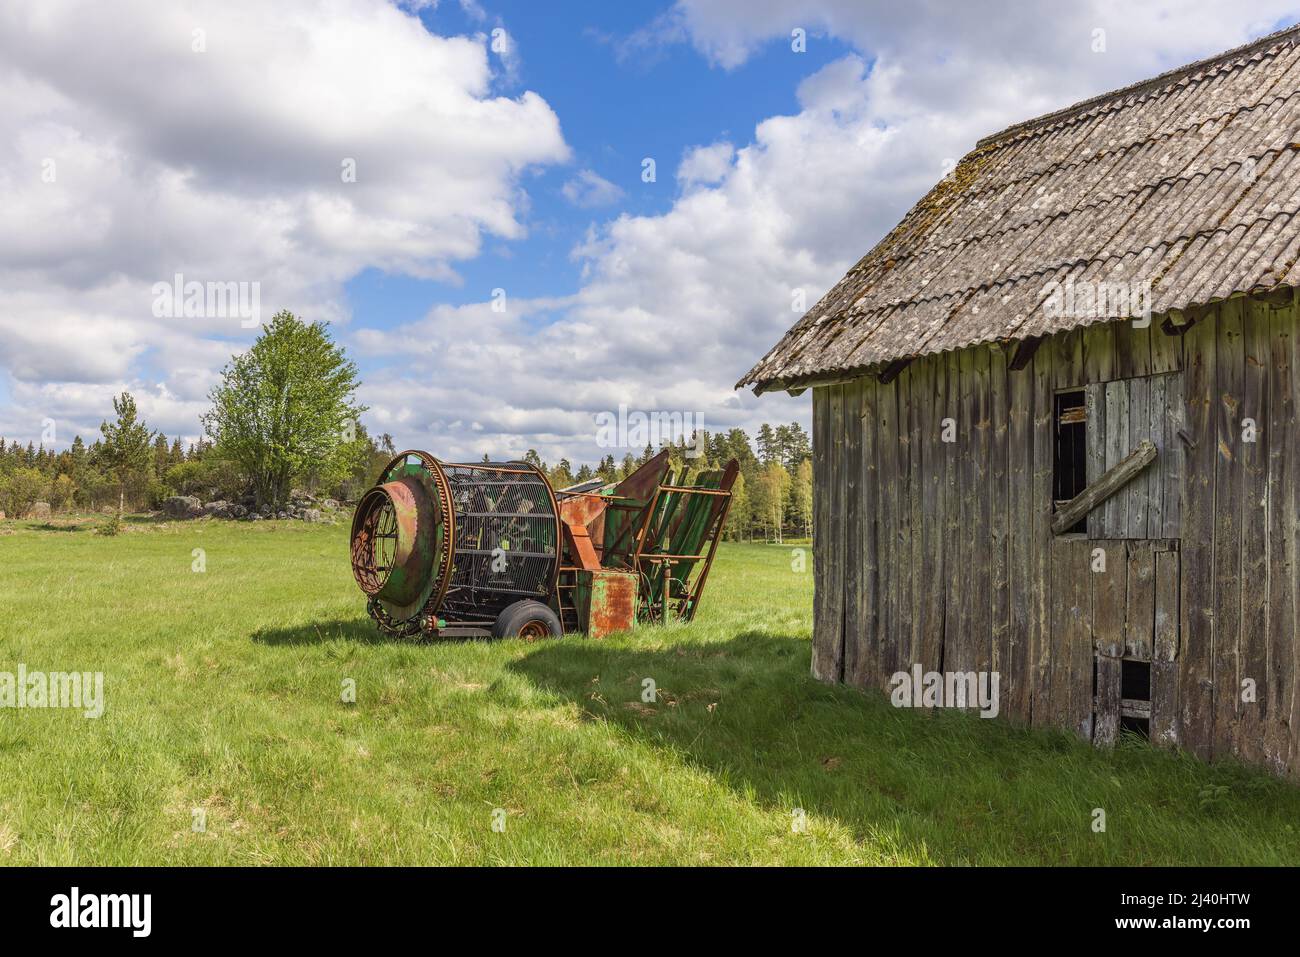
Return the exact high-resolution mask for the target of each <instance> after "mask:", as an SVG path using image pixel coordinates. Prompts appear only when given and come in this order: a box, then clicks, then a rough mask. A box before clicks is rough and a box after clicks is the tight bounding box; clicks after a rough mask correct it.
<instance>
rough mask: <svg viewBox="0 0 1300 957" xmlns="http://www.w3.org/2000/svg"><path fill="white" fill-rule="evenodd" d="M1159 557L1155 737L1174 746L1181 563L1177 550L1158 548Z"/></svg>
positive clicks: (1154, 664)
mask: <svg viewBox="0 0 1300 957" xmlns="http://www.w3.org/2000/svg"><path fill="white" fill-rule="evenodd" d="M1154 558H1155V587H1154V589H1153V595H1154V604H1155V607H1154V614H1153V616H1152V623H1153V628H1152V645H1151V723H1150V725H1149V726H1148V727H1149V730H1150V732H1151V741H1152V743H1153V744H1156V745H1159V746H1160V747H1167V748H1172V747H1176V746H1177V745H1178V743H1179V724H1180V722H1179V711H1178V681H1179V673H1178V645H1179V641H1178V619H1179V615H1178V565H1179V555H1178V552H1177V551H1158V552H1155V553H1154Z"/></svg>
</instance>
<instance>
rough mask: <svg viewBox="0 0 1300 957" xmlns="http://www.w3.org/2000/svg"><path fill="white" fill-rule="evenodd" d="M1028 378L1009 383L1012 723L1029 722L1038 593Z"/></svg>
mask: <svg viewBox="0 0 1300 957" xmlns="http://www.w3.org/2000/svg"><path fill="white" fill-rule="evenodd" d="M1031 376H1032V373H1031V372H1026V373H1025V374H1024V375H1015V374H1012V375H1010V376H1009V377H1008V384H1007V385H1008V405H1009V408H1008V412H1007V469H1008V475H1007V485H1008V490H1009V494H1010V501H1009V521H1010V526H1011V536H1010V549H1011V555H1010V579H1011V580H1010V630H1009V634H1008V650H1007V661H1006V673H1005V674H1003V675H1002V678H1001V686H1000V690H1001V694H1002V698H1003V701H1004V702H1005V703H1006V711H1007V713H1008V715H1009V716H1010V717H1011V719H1012V720H1017V721H1023V722H1026V723H1027V722H1028V721H1029V704H1030V699H1031V693H1030V691H1031V688H1032V682H1031V680H1030V675H1029V666H1030V659H1029V641H1030V635H1029V630H1030V618H1031V616H1032V614H1033V611H1032V608H1033V603H1034V598H1035V595H1036V593H1037V589H1036V582H1035V579H1034V575H1033V569H1034V558H1033V531H1034V521H1033V512H1034V497H1033V482H1032V468H1033V431H1032V429H1031V419H1032V415H1033V400H1034V393H1033V388H1032V380H1031Z"/></svg>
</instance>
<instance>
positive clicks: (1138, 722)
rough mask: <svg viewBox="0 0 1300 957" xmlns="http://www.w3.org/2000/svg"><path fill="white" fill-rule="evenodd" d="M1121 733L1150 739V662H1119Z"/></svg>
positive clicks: (1130, 660) (1129, 659)
mask: <svg viewBox="0 0 1300 957" xmlns="http://www.w3.org/2000/svg"><path fill="white" fill-rule="evenodd" d="M1119 688H1120V690H1119V696H1120V698H1121V703H1120V718H1119V727H1120V730H1121V731H1129V732H1132V733H1133V734H1136V735H1140V736H1141V737H1143V738H1146V739H1148V740H1150V738H1151V662H1149V661H1138V660H1136V659H1133V658H1125V659H1124V660H1123V661H1121V662H1120V672H1119Z"/></svg>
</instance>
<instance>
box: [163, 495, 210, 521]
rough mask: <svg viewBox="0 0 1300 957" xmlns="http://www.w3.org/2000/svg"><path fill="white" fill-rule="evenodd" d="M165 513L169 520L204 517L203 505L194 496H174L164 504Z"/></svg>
mask: <svg viewBox="0 0 1300 957" xmlns="http://www.w3.org/2000/svg"><path fill="white" fill-rule="evenodd" d="M163 512H164V513H165V514H166V515H167V517H168V518H198V517H199V516H201V515H203V514H204V512H203V505H202V504H201V503H200V502H199V500H198V499H197V498H195V497H194V496H193V495H173V496H172V497H171V498H169V499H167V500H166V501H165V502H163Z"/></svg>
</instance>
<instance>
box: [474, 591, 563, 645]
mask: <svg viewBox="0 0 1300 957" xmlns="http://www.w3.org/2000/svg"><path fill="white" fill-rule="evenodd" d="M563 632H564V629H563V628H561V627H560V619H559V616H558V615H556V614H555V612H553V611H551V609H550V607H549V606H547V605H543V604H542V603H541V602H540V601H517V602H515V603H514V604H513V605H511V606H510V607H508V608H507V609H506V610H505V611H503V612H502V613H501V614H500V615H498V616H497V620H496V623H495V624H493V625H492V637H493V638H523V639H524V640H525V641H536V640H537V639H538V638H555V637H558V636H559V635H561V634H563Z"/></svg>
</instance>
